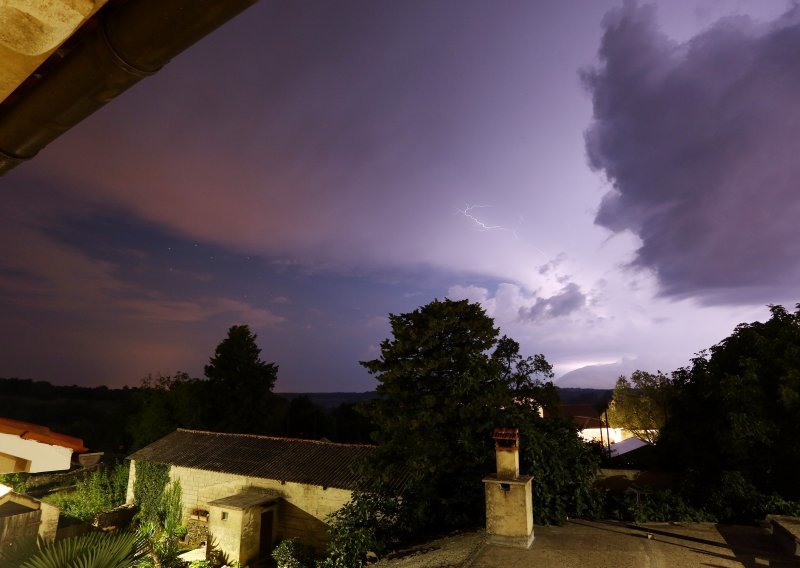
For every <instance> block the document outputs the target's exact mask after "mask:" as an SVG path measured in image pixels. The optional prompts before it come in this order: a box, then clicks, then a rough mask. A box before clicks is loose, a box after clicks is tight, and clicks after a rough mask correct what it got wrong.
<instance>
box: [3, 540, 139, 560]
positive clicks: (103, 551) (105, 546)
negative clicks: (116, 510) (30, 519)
mask: <svg viewBox="0 0 800 568" xmlns="http://www.w3.org/2000/svg"><path fill="white" fill-rule="evenodd" d="M144 554H145V552H144V539H143V537H142V536H140V535H137V534H135V533H117V534H111V535H110V534H106V533H101V532H96V533H87V534H84V535H80V536H77V537H72V538H66V539H63V540H60V541H57V542H55V543H46V542H45V541H43V540H42V539H37V540H28V541H19V542H16V543H14V545H13V546H10V547H6V548H4V549H3V550H0V565H2V566H3V567H4V568H65V567H67V566H69V567H74V568H130V567H133V566H136V565H137V564H138V562H139V561H140V560H141V559H142V558H143V556H144Z"/></svg>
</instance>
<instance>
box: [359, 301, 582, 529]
mask: <svg viewBox="0 0 800 568" xmlns="http://www.w3.org/2000/svg"><path fill="white" fill-rule="evenodd" d="M389 321H390V324H391V329H392V336H393V337H392V339H386V340H384V341H383V342H382V343H381V355H380V358H378V359H374V360H372V361H364V362H362V363H361V364H362V365H363V366H364V367H366V368H367V370H368V371H369V372H370V373H371V374H373V375H375V378H376V379H377V380H378V382H379V385H378V387H377V389H376V390H377V393H378V398H377V399H376V400H374V401H373V402H372V403H371V404H370V405H369V406H367V414H368V416H369V418H371V419H372V421H373V422H374V424H375V425H376V427H377V430H376V431H375V432H374V434H373V439H374V440H375V441H376V442H377V443H378V447H377V448H376V450H375V451H374V452H373V453H372V454H371V456H370V458H369V460H368V462H367V463H366V464H365V465H364V474H365V477H366V478H369V479H371V480H373V481H374V482H375V483H377V484H378V486H379V487H382V488H383V490H385V492H386V494H387V495H394V494H396V493H397V491H398V485H399V484H400V483H399V482H400V481H402V487H401V489H400V492H401V494H402V502H403V512H402V515H405V516H407V517H408V518H404V520H403V522H404V523H406V524H407V525H408V526H412V527H415V528H416V529H417V530H424V528H425V527H436V529H438V530H441V529H443V528H446V527H453V526H459V525H464V524H470V523H475V522H477V521H479V519H482V518H483V486H482V485H481V483H480V479H482V478H483V477H484V476H485V475H487V474H488V473H491V472H492V471H493V470H494V468H495V464H494V446H493V443H492V439H491V434H492V431H493V429H494V428H496V427H499V426H510V427H518V428H520V429H521V430H522V436H523V448H525V444H529V445H530V447H529V448H528V449H527V450H525V451H524V452H523V454H522V457H523V459H525V460H526V463H525V465H524V467H529V468H531V469H529V471H530V470H532V469H534V468H536V469H537V471H538V472H539V473H543V477H547V475H545V474H544V473H545V472H557V473H555V474H554V475H556V476H558V475H566V476H568V477H569V479H570V480H572V481H564V483H562V484H560V485H559V483H550V484H549V485H547V484H545V490H544V491H545V493H546V499H550V500H551V501H547V500H543V501H539V499H541V498H540V497H539V496H538V495H539V493H540V489H539V486H538V485H537V491H536V492H535V493H536V494H537V503H538V502H542V503H546V504H548V506H549V505H552V502H554V501H558V502H559V503H561V504H564V503H566V502H569V503H573V504H574V503H576V502H577V501H576V499H575V498H574V495H575V492H576V486H575V485H573V484H572V483H573V481H574V480H577V481H578V483H579V484H583V481H585V479H584V478H585V475H584V469H585V468H577V469H575V468H572V467H571V466H570V465H568V460H573V461H575V460H581V459H584V458H585V459H586V462H587V463H589V462H592V458H589V457H586V456H587V455H588V454H589V453H590V452H589V450H588V448H587V447H586V445H585V444H583V443H582V442H580V440H579V438H578V436H577V432H576V430H575V428H574V427H572V426H571V425H568V424H565V423H560V422H559V423H551V424H547V425H545V424H544V423H543V421H542V419H541V418H540V417H539V415H538V413H536V412H535V411H534V410H533V408H532V407H533V406H536V405H538V404H552V403H553V400H552V399H553V396H554V395H555V389H554V388H553V386H552V383H545V382H543V381H542V380H541V379H540V378H539V377H538V376H537V375H539V376H541V377H543V378H549V377H550V376H552V371H551V367H550V365H549V364H548V363H547V361H546V360H545V358H544V356H542V355H537V356H535V357H528V358H523V357H522V356H521V355H520V354H519V344H517V343H516V342H515V341H513V340H511V339H509V338H507V337H498V336H499V330H498V329H497V328H496V327H495V326H494V322H493V320H492V319H491V318H490V317H488V316H487V315H486V313H485V312H484V310H483V309H482V308H481V306H480V305H479V304H471V303H469V302H468V301H466V300H462V301H452V300H447V299H446V300H444V301H438V300H434V301H433V302H431V303H429V304H427V305H425V306H422V307H421V308H418V309H417V310H415V311H413V312H410V313H406V314H400V315H395V314H390V316H389ZM548 429H552V430H553V431H554V434H552V435H543V434H542V433H543V432H544V431H547V430H548ZM550 438H552V439H560V440H562V441H567V442H565V443H566V444H567V445H569V442H568V440H573V441H574V448H573V446H570V448H571V450H569V451H567V452H565V453H564V454H561V453H560V450H559V448H558V447H552V448H550V447H548V445H547V444H548V443H547V442H545V441H544V440H545V439H548V440H549V439H550ZM544 447H548V449H550V450H553V451H549V452H538V451H537V450H540V449H542V448H544ZM572 449H574V452H573V453H570V451H572ZM562 456H569V457H567V459H566V460H565V459H563V458H562ZM533 458H535V459H537V460H539V462H538V463H536V464H534V463H532V459H533ZM595 465H596V463H595ZM592 473H593V471H592ZM537 483H538V481H537ZM581 486H582V487H583V485H581ZM551 489H555V490H556V491H561V490H563V491H565V492H568V493H570V496H567V497H565V496H564V495H563V494H562V495H552V494H550V493H549V491H550V490H551ZM543 495H544V494H543ZM562 498H563V499H565V500H566V501H564V500H562ZM570 507H571V505H568V504H565V505H564V506H563V507H562V509H563V511H567V512H572V509H571V508H570ZM553 511H554V514H552V515H550V511H543V515H544V517H543V518H545V519H546V520H547V521H550V522H553V521H555V522H558V521H560V520H563V518H564V515H565V514H566V513H563V512H561V513H559V512H558V510H556V509H553Z"/></svg>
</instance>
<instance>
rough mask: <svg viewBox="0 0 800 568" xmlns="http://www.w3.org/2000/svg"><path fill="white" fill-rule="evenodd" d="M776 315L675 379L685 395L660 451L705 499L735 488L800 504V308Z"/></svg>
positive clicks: (775, 309) (738, 332)
mask: <svg viewBox="0 0 800 568" xmlns="http://www.w3.org/2000/svg"><path fill="white" fill-rule="evenodd" d="M770 311H771V313H772V316H771V318H770V319H769V320H768V321H766V322H754V323H750V324H740V325H739V326H737V327H736V329H735V330H734V332H733V333H732V334H731V335H730V337H727V338H726V339H724V340H723V341H721V342H720V343H718V344H717V345H715V346H713V347H712V348H711V349H709V350H708V351H707V352H703V353H701V354H700V355H699V356H698V357H697V358H695V359H694V361H693V364H692V366H691V367H690V368H686V369H682V370H680V371H678V372H676V373H675V374H674V377H675V379H676V386H677V391H678V392H677V396H676V398H675V401H674V404H673V405H672V406H671V407H670V415H669V421H668V422H667V425H666V427H665V428H664V431H663V433H662V436H661V443H660V444H659V445H660V446H661V448H660V449H661V450H662V452H663V453H664V455H666V456H668V459H669V461H670V463H671V464H672V465H673V467H676V468H678V469H680V470H682V471H688V472H689V473H690V474H691V476H692V477H693V478H694V480H695V482H696V483H697V485H698V486H700V487H701V489H700V490H701V491H702V490H704V489H702V486H703V485H705V484H707V483H717V484H718V485H720V486H722V485H727V486H730V485H731V483H732V481H731V480H735V482H736V483H737V484H739V485H742V486H746V487H750V488H751V489H753V490H757V491H758V492H761V493H762V494H767V495H769V494H771V493H773V492H777V493H778V494H780V495H781V496H783V497H784V498H788V499H795V500H797V499H800V484H798V483H797V479H798V473H797V472H798V471H800V444H798V443H797V440H798V439H800V304H799V305H798V306H797V311H795V313H790V312H788V311H787V310H786V309H785V308H783V307H781V306H770Z"/></svg>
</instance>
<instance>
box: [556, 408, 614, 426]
mask: <svg viewBox="0 0 800 568" xmlns="http://www.w3.org/2000/svg"><path fill="white" fill-rule="evenodd" d="M557 416H560V417H562V418H569V419H570V420H572V422H573V423H574V424H575V425H576V426H577V427H578V428H579V429H580V430H586V429H588V428H605V427H606V423H605V422H603V420H602V411H600V410H598V409H596V408H595V407H594V406H592V405H591V404H560V405H559V406H557V407H556V408H555V409H552V410H551V409H547V408H545V409H544V417H545V418H554V417H557Z"/></svg>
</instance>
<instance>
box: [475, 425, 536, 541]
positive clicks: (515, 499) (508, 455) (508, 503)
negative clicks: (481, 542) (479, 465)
mask: <svg viewBox="0 0 800 568" xmlns="http://www.w3.org/2000/svg"><path fill="white" fill-rule="evenodd" d="M492 438H493V439H494V453H495V458H496V460H497V473H496V474H493V475H490V476H488V477H486V478H484V480H483V483H484V487H485V490H486V534H487V537H488V540H489V542H491V543H494V544H501V545H505V546H518V547H521V548H530V546H531V543H532V542H533V538H534V537H533V478H532V477H531V476H530V475H520V473H519V430H518V429H516V428H495V429H494V432H493V433H492Z"/></svg>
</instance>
